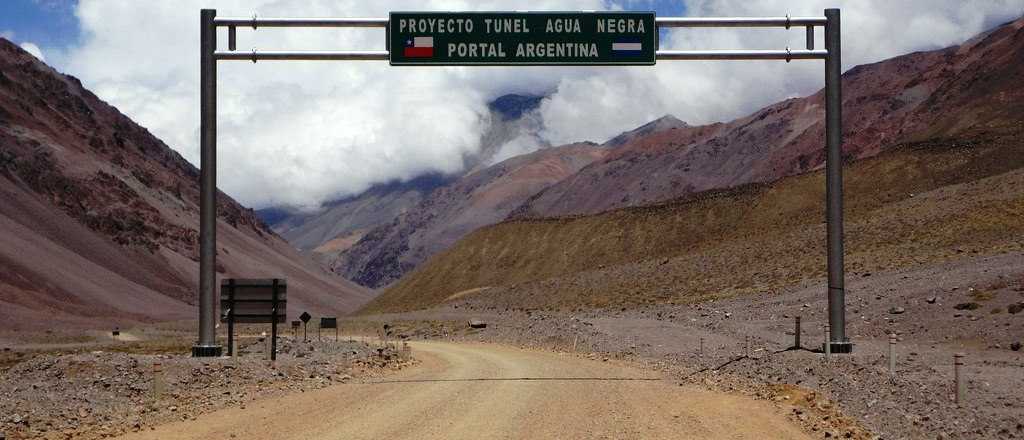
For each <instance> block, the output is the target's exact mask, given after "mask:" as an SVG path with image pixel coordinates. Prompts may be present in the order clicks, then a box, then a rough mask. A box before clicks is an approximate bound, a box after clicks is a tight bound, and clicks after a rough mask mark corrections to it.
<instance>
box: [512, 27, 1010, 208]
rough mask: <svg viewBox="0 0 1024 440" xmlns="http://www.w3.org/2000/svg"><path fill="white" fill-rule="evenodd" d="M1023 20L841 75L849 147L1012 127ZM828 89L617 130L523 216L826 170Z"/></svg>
mask: <svg viewBox="0 0 1024 440" xmlns="http://www.w3.org/2000/svg"><path fill="white" fill-rule="evenodd" d="M1021 26H1022V21H1021V20H1017V21H1015V22H1012V23H1009V24H1007V25H1004V26H1001V27H999V28H997V29H994V30H992V31H990V32H986V33H984V34H982V35H979V36H977V37H975V38H973V39H971V40H970V41H967V42H965V43H963V44H962V45H959V46H953V47H949V48H946V49H942V50H936V51H929V52H918V53H912V54H908V55H903V56H899V57H895V58H892V59H889V60H885V61H881V62H878V63H874V64H868V65H862V66H857V67H855V68H852V69H850V70H849V71H847V72H845V73H844V74H843V79H842V81H843V136H844V145H843V151H844V154H845V156H846V157H848V158H850V159H860V158H865V157H870V156H874V155H876V154H878V153H879V152H880V151H882V150H883V149H884V148H886V147H889V146H892V145H897V144H900V143H903V142H910V141H916V140H922V139H933V138H938V137H951V136H956V135H960V134H964V133H965V132H967V131H972V132H976V133H977V134H979V135H981V134H985V133H988V134H994V133H995V132H998V131H1000V130H1006V129H1012V128H1013V127H1012V125H1013V124H1014V123H1015V121H1016V120H1015V119H1013V118H1015V117H1016V116H1018V115H1019V114H1020V110H1021V106H1022V105H1024V104H1022V102H1024V101H1022V100H1021V99H1020V96H1021V93H1022V92H1021V91H1022V90H1024V88H1022V87H1021V86H1020V84H1022V83H1024V82H1022V81H1024V78H1022V76H1021V69H1020V65H1021V59H1024V57H1022V50H1024V49H1022V47H1024V37H1022V31H1021ZM823 93H824V92H823V91H819V92H818V93H815V94H813V95H811V96H808V97H804V98H798V99H788V100H785V101H782V102H779V103H777V104H773V105H770V106H768V107H765V108H763V109H761V110H758V111H757V112H754V113H753V114H751V115H749V116H746V117H743V118H740V119H737V120H735V121H731V122H728V123H720V124H711V125H706V126H700V127H689V126H685V125H679V124H676V125H677V126H675V127H672V128H675V129H674V130H669V131H665V132H660V133H654V134H645V133H642V131H643V128H641V129H638V130H637V131H638V132H640V133H638V134H636V135H633V136H628V137H625V138H622V139H618V140H613V141H612V142H613V143H614V144H616V145H618V146H617V148H616V150H615V152H614V153H613V154H610V155H608V156H607V157H605V158H604V159H602V160H600V161H598V162H595V163H593V164H591V165H590V166H588V167H586V168H585V169H583V170H581V171H580V173H578V174H577V175H574V176H572V177H571V178H568V179H566V180H565V181H562V182H559V183H558V184H555V185H552V186H551V187H550V188H546V189H545V190H544V191H542V192H541V193H540V194H538V195H537V196H536V197H533V198H532V199H531V200H530V201H529V202H528V203H526V204H525V205H524V206H522V207H520V208H519V209H517V210H516V213H515V214H514V216H515V217H516V218H537V217H550V216H564V215H578V214H594V213H598V212H603V211H607V210H610V209H616V208H622V207H629V206H642V205H647V204H651V203H658V202H663V201H667V200H671V199H676V198H680V197H686V196H687V195H690V194H695V193H698V192H701V191H706V190H711V189H719V188H730V187H735V186H739V185H744V184H748V183H756V182H770V181H774V180H778V179H779V178H781V177H785V176H791V175H796V174H800V173H805V172H808V171H812V170H815V169H818V168H820V167H822V166H823V163H824V149H823V147H822V144H823V136H824V119H823V117H824V108H823V99H824V94H823Z"/></svg>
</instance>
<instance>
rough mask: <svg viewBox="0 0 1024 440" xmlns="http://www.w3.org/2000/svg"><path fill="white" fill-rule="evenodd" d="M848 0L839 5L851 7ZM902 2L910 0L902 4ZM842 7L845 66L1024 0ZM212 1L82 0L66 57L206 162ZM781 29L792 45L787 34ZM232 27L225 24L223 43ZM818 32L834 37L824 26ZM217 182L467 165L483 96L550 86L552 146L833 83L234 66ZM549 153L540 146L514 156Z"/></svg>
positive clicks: (296, 8)
mask: <svg viewBox="0 0 1024 440" xmlns="http://www.w3.org/2000/svg"><path fill="white" fill-rule="evenodd" d="M792 3H793V2H790V1H785V2H784V1H782V0H771V1H765V2H760V1H759V2H750V1H741V0H725V1H691V2H688V10H689V11H690V14H691V15H785V14H786V13H790V14H792V15H820V14H821V10H822V8H824V7H825V2H820V1H811V2H804V3H801V4H800V6H794V5H793V4H792ZM836 3H837V2H834V1H833V2H830V4H836ZM893 3H898V5H894V4H893ZM963 3H967V2H960V1H954V0H943V1H923V0H918V1H908V2H888V1H882V0H872V1H865V0H862V1H845V2H844V1H839V2H838V4H839V6H840V7H842V8H844V9H843V30H844V43H843V44H844V56H845V59H844V61H845V62H844V64H845V65H846V66H852V65H853V64H856V63H863V62H871V61H877V60H880V59H882V58H885V57H889V56H893V55H897V54H899V53H903V52H907V51H910V50H917V49H930V48H935V47H939V46H944V45H949V44H953V43H957V42H959V41H962V40H963V39H965V38H967V37H969V36H971V35H973V34H975V33H977V32H979V31H981V30H983V29H984V28H985V27H987V26H991V25H993V24H995V23H996V21H998V20H1006V19H1009V18H1012V17H1013V16H1015V15H1019V14H1020V10H1021V8H1020V0H1012V1H1011V0H1005V1H1002V2H1000V1H990V2H986V3H985V4H979V3H976V2H971V3H970V4H969V5H964V4H963ZM210 4H211V2H210V1H198V0H189V1H180V2H162V1H160V2H158V1H152V2H141V1H136V0H82V1H81V2H80V3H79V5H78V8H77V10H76V15H77V17H78V18H79V21H80V23H81V27H82V30H83V43H82V45H81V46H80V47H76V48H72V49H71V50H70V51H69V52H68V54H67V58H66V61H65V62H64V63H63V64H64V65H62V66H61V67H62V68H64V69H65V70H66V71H68V72H69V73H71V74H74V75H76V76H78V77H79V78H81V79H82V81H83V82H84V83H85V84H86V86H87V87H89V88H90V89H92V90H93V91H95V92H96V93H97V94H98V95H99V96H100V97H102V98H103V99H105V100H107V101H109V102H111V103H112V104H114V105H116V106H117V107H118V108H120V109H121V110H122V111H124V112H125V113H126V114H128V115H129V116H131V117H132V118H133V119H135V120H136V121H138V122H139V123H140V124H142V125H144V126H146V127H147V128H149V129H150V130H151V131H153V133H155V134H156V135H157V136H159V137H160V138H161V139H163V140H164V141H166V142H167V143H168V144H169V145H171V146H172V147H173V148H175V149H177V150H178V151H179V152H181V153H182V154H183V155H184V156H185V157H186V158H187V159H189V160H190V161H192V162H193V163H198V157H199V154H198V153H199V146H198V139H199V136H198V123H199V116H198V94H199V92H198V90H199V87H198V76H199V75H198V73H199V54H198V46H199V32H198V20H199V9H200V7H211V6H210ZM608 6H610V7H611V8H617V6H616V5H608V4H605V2H603V1H602V0H578V1H572V0H548V1H539V2H538V1H531V2H525V1H512V0H488V1H469V0H461V1H443V0H433V1H426V2H422V1H412V0H401V1H393V2H365V1H358V0H345V1H327V0H320V1H309V0H258V1H245V0H230V1H221V2H216V4H215V5H214V6H212V7H216V8H217V9H218V14H219V15H236V16H251V15H252V13H253V11H257V12H258V13H259V14H260V15H263V16H324V17H326V16H349V17H352V16H386V15H387V12H388V11H389V10H517V9H520V10H521V9H536V10H583V9H606V7H608ZM779 35H781V36H782V37H781V38H779V37H778V36H779ZM238 39H239V40H238V41H239V49H240V50H246V49H249V48H252V47H258V48H261V49H304V50H308V49H325V50H326V49H380V48H382V47H383V42H384V33H383V30H380V29H369V30H367V29H342V30H333V29H312V30H308V29H306V30H304V29H260V30H257V31H255V32H253V31H252V30H251V29H242V28H240V29H239V30H238ZM225 40H226V33H225V32H224V31H222V33H221V34H220V41H221V47H222V48H223V47H225V46H226V43H225ZM819 41H820V33H819ZM787 44H789V45H790V46H793V47H800V46H801V45H802V44H803V33H802V31H801V30H792V31H789V33H788V34H787V33H786V32H785V31H783V30H754V31H746V32H743V31H736V30H689V31H674V32H672V33H671V34H670V36H669V38H668V41H664V42H663V47H666V48H668V47H671V48H703V49H706V48H745V47H772V48H774V47H785V46H786V45H787ZM218 68H219V82H218V85H219V93H218V95H219V102H218V104H219V108H218V114H219V133H218V135H219V137H218V140H219V144H218V147H219V163H218V165H219V166H218V170H219V173H218V174H219V183H220V186H221V187H222V188H223V189H225V190H226V191H227V192H228V193H229V194H231V195H233V196H235V197H237V198H238V199H240V200H241V201H242V202H243V203H246V204H249V205H253V206H257V207H259V206H266V205H269V204H279V203H287V204H299V205H306V206H311V205H315V204H317V203H319V202H321V201H324V200H326V199H330V198H332V197H336V196H339V195H344V194H350V193H353V192H358V191H360V190H362V189H365V188H366V187H367V186H369V185H371V184H373V183H377V182H381V181H385V180H389V179H395V178H399V179H402V178H411V177H414V176H416V175H417V174H420V173H423V172H426V171H442V172H444V171H456V170H457V169H458V167H460V166H461V164H462V161H461V157H462V154H463V153H464V152H467V151H471V150H473V149H474V148H476V146H477V145H476V144H477V140H478V137H479V133H480V131H481V130H482V128H483V127H484V124H486V123H487V121H486V117H487V116H486V115H487V109H486V102H487V101H488V100H489V99H492V98H494V97H496V96H498V95H501V94H504V93H509V92H520V93H522V92H527V93H545V92H550V91H552V90H556V93H555V94H554V95H552V97H551V99H548V100H545V101H544V103H543V105H542V108H541V115H542V116H543V118H544V126H545V127H546V129H545V131H544V132H543V133H544V135H545V136H546V137H547V138H548V140H550V141H551V142H552V143H554V144H558V143H566V142H572V141H578V140H583V139H589V140H594V141H603V140H605V139H607V138H608V137H610V136H613V135H615V134H617V133H618V132H621V131H624V130H628V129H631V128H634V127H636V126H638V125H640V124H643V123H645V122H648V121H649V120H651V119H653V118H656V117H658V116H661V115H662V114H664V113H673V114H675V115H677V116H679V117H680V118H681V119H684V120H686V121H688V122H691V123H701V122H709V121H714V120H727V119H731V118H734V117H737V116H740V115H742V114H744V113H746V112H749V111H751V110H754V109H755V108H757V107H760V106H763V105H765V104H768V103H771V102H773V101H776V100H778V99H781V98H785V97H789V96H795V95H800V94H807V93H811V92H813V91H814V90H816V89H817V88H819V87H820V84H821V82H822V78H821V71H822V67H821V63H820V62H793V63H790V64H788V65H787V64H786V63H783V62H761V63H748V62H742V63H737V62H717V63H711V62H662V63H659V64H658V65H657V66H656V67H653V68H652V67H629V68H608V67H598V68H570V67H534V68H500V69H499V68H470V67H446V68H413V67H389V66H388V65H387V63H386V62H364V63H356V62H283V63H282V62H260V63H258V64H255V65H254V64H252V63H249V62H221V63H219V67H218ZM532 148H536V146H535V145H534V143H533V142H532V141H531V142H527V139H519V140H517V141H515V144H514V145H509V146H507V147H506V148H505V149H504V150H503V154H512V153H513V152H520V151H522V152H528V151H529V150H530V149H532Z"/></svg>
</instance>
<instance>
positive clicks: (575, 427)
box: [123, 342, 808, 440]
mask: <svg viewBox="0 0 1024 440" xmlns="http://www.w3.org/2000/svg"><path fill="white" fill-rule="evenodd" d="M411 345H412V349H413V355H414V356H415V357H416V358H417V359H419V360H421V362H420V364H419V365H417V366H416V367H413V368H409V369H405V370H402V371H401V372H398V373H396V374H394V375H390V376H388V377H386V378H383V379H372V380H366V381H364V382H354V383H349V384H341V385H335V386H331V387H328V388H324V389H320V390H315V391H311V392H304V393H293V394H289V395H286V396H282V397H275V398H271V399H266V400H261V401H258V402H254V403H253V404H252V405H250V406H248V407H245V408H244V409H242V408H239V407H232V408H228V409H224V410H220V411H216V412H213V413H208V414H206V415H203V416H200V417H198V418H197V419H195V420H189V421H184V422H175V423H171V424H167V425H162V426H159V427H157V428H156V429H155V430H151V431H144V432H139V433H134V434H132V435H130V436H127V437H123V438H128V439H228V438H245V439H303V440H312V439H327V438H331V439H337V438H344V439H363V438H365V439H375V438H390V439H403V438H408V439H413V438H415V439H458V438H574V439H575V438H644V439H657V438H673V439H724V438H728V439H763V438H773V439H803V438H808V437H807V436H806V435H805V434H804V433H803V431H801V429H800V428H798V427H797V426H796V425H795V424H793V423H792V422H790V421H788V420H787V419H786V417H785V416H784V415H783V413H782V410H781V409H779V408H777V407H775V406H773V404H772V403H770V402H766V401H757V400H753V399H751V398H747V397H742V396H738V395H731V394H725V393H716V392H709V391H704V390H700V389H697V388H695V387H690V386H680V385H678V384H677V383H676V382H674V381H670V380H662V378H661V377H660V376H658V374H657V373H653V372H649V371H645V370H641V369H637V368H635V367H630V366H625V365H622V364H618V363H616V362H614V361H612V362H602V361H599V360H590V359H585V358H581V357H577V356H571V355H566V354H557V353H551V352H544V351H533V350H522V349H518V348H512V347H509V346H504V345H498V344H479V343H448V342H416V343H413V344H411Z"/></svg>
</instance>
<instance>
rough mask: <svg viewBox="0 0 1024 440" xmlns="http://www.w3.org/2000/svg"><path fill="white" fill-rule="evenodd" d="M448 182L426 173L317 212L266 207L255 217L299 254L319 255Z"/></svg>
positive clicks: (350, 198) (338, 202) (353, 197)
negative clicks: (297, 250)
mask: <svg viewBox="0 0 1024 440" xmlns="http://www.w3.org/2000/svg"><path fill="white" fill-rule="evenodd" d="M451 180H452V178H451V177H447V176H442V175H437V174H428V175H425V176H420V177H417V178H415V179H412V180H409V181H405V182H397V181H396V182H389V183H386V184H382V185H374V186H373V187H371V188H370V189H368V190H366V191H364V192H363V193H361V194H359V195H356V196H352V197H346V198H343V199H338V200H334V201H331V202H327V203H324V205H323V206H322V207H321V210H319V211H316V212H303V211H300V210H297V209H288V208H267V209H261V210H259V211H257V214H258V215H259V216H260V217H261V218H263V219H265V221H266V222H267V223H268V224H271V225H273V229H274V231H275V232H277V233H278V234H280V235H281V236H282V237H284V239H285V240H287V241H288V242H289V243H291V244H292V246H295V247H296V248H298V249H299V251H300V252H303V253H312V254H314V255H318V254H323V253H329V252H334V251H341V250H344V248H339V247H338V246H339V243H340V242H342V241H344V240H348V239H354V240H356V241H358V240H359V237H362V235H363V234H365V233H366V231H368V230H369V229H372V228H374V227H376V226H378V225H380V224H381V223H382V222H387V221H391V220H392V219H394V218H395V217H397V216H398V215H401V214H402V213H403V212H405V211H406V210H408V209H409V208H410V207H412V206H415V205H416V204H417V203H419V202H420V200H422V199H423V197H424V196H425V195H427V194H430V192H431V191H433V190H434V189H435V188H438V187H440V186H442V185H444V184H446V183H448V182H450V181H451Z"/></svg>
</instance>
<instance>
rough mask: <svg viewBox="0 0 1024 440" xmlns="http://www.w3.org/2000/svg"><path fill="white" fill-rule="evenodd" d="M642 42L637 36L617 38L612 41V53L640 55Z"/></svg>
mask: <svg viewBox="0 0 1024 440" xmlns="http://www.w3.org/2000/svg"><path fill="white" fill-rule="evenodd" d="M642 51H643V44H642V43H641V42H640V39H639V38H618V39H616V40H615V42H613V43H612V54H614V55H625V56H633V55H640V53H641V52H642Z"/></svg>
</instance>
